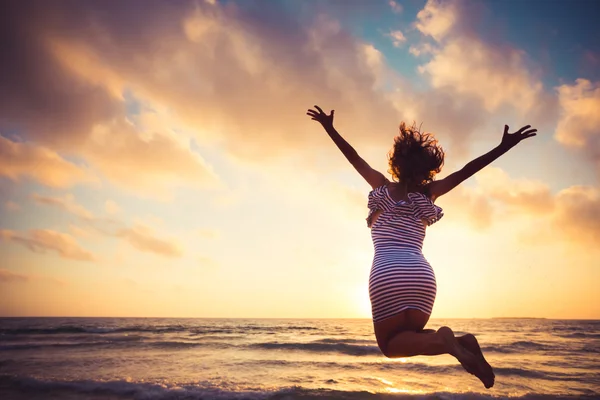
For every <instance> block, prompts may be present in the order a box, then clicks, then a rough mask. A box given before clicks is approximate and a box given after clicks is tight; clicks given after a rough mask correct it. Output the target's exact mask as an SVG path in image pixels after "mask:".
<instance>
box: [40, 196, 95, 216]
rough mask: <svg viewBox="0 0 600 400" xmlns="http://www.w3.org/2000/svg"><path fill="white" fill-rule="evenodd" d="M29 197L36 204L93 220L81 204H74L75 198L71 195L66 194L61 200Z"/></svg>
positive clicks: (57, 198)
mask: <svg viewBox="0 0 600 400" xmlns="http://www.w3.org/2000/svg"><path fill="white" fill-rule="evenodd" d="M31 197H32V199H33V200H34V201H35V202H36V203H38V204H45V205H50V206H53V207H58V208H60V209H62V210H64V211H66V212H68V213H71V214H73V215H76V216H78V217H80V218H83V219H87V220H91V219H93V218H94V215H93V214H92V213H91V212H90V211H88V210H87V209H86V208H85V207H83V206H82V205H81V204H78V203H76V202H75V197H74V196H73V195H72V194H66V195H65V196H64V197H63V198H60V197H48V196H40V195H38V194H35V193H34V194H33V195H32V196H31Z"/></svg>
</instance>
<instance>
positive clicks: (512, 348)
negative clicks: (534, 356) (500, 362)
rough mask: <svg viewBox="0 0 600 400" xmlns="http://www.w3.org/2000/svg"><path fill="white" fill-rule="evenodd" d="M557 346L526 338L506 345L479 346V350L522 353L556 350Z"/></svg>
mask: <svg viewBox="0 0 600 400" xmlns="http://www.w3.org/2000/svg"><path fill="white" fill-rule="evenodd" d="M557 349H559V346H558V345H557V344H555V345H547V344H543V343H538V342H532V341H527V340H521V341H517V342H512V343H509V344H506V345H491V346H484V347H482V348H481V351H483V352H484V353H487V352H493V353H523V352H527V351H550V350H557Z"/></svg>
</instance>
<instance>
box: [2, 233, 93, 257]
mask: <svg viewBox="0 0 600 400" xmlns="http://www.w3.org/2000/svg"><path fill="white" fill-rule="evenodd" d="M0 238H1V239H3V240H7V241H12V242H15V243H18V244H21V245H23V246H25V247H27V248H28V249H29V250H31V251H33V252H36V253H46V252H56V253H58V255H59V256H61V257H62V258H68V259H72V260H78V261H94V260H95V257H94V255H93V254H92V253H90V252H89V251H87V250H85V249H83V248H82V247H81V246H79V244H78V243H77V241H76V240H75V239H74V238H73V237H72V236H70V235H68V234H65V233H60V232H56V231H52V230H49V229H33V230H30V231H28V232H27V233H19V232H15V231H11V230H4V229H3V230H0Z"/></svg>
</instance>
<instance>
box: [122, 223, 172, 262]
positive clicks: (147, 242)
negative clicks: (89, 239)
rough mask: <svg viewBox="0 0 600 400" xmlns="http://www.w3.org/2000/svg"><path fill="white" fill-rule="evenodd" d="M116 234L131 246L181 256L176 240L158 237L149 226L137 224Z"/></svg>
mask: <svg viewBox="0 0 600 400" xmlns="http://www.w3.org/2000/svg"><path fill="white" fill-rule="evenodd" d="M116 235H117V236H119V237H122V238H124V239H126V240H127V241H128V242H129V244H131V245H132V246H133V247H135V248H136V249H138V250H141V251H144V252H149V253H155V254H158V255H161V256H165V257H181V255H182V254H183V252H182V250H181V247H180V245H179V244H178V243H177V242H175V241H173V240H170V239H164V238H158V237H156V236H155V235H154V232H152V230H151V229H150V228H148V227H146V226H143V225H139V224H138V225H135V226H134V227H132V228H127V229H122V230H120V231H119V232H118V233H117V234H116Z"/></svg>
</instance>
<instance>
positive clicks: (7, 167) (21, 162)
mask: <svg viewBox="0 0 600 400" xmlns="http://www.w3.org/2000/svg"><path fill="white" fill-rule="evenodd" d="M0 175H1V176H6V177H8V178H10V179H12V180H15V181H16V180H19V179H20V178H21V177H29V178H31V179H34V180H35V181H37V182H39V183H41V184H43V185H46V186H52V187H61V188H64V187H69V186H73V185H75V184H76V183H80V182H95V181H96V178H94V177H93V175H92V174H91V173H90V171H88V170H86V169H84V168H82V167H79V166H77V165H75V164H73V163H72V162H69V161H67V160H66V159H64V158H63V157H61V156H60V155H58V153H56V152H55V151H53V150H51V149H49V148H47V147H43V146H38V145H35V144H33V143H28V142H14V141H11V140H10V139H8V138H5V137H3V136H0Z"/></svg>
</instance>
